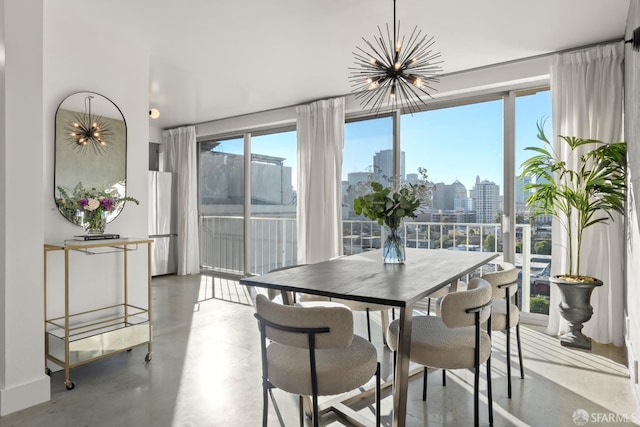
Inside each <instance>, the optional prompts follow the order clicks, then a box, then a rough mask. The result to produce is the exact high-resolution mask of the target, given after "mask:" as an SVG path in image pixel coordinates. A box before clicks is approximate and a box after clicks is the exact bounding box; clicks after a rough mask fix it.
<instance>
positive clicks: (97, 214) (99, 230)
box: [82, 210, 107, 234]
mask: <svg viewBox="0 0 640 427" xmlns="http://www.w3.org/2000/svg"><path fill="white" fill-rule="evenodd" d="M106 225H107V213H106V212H105V211H103V210H94V211H87V210H83V211H82V228H84V232H85V233H86V234H104V229H105V227H106Z"/></svg>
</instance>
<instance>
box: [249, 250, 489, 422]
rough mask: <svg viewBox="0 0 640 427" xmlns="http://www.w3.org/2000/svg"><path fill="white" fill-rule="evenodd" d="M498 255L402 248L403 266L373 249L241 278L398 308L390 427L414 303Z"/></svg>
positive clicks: (397, 408) (405, 371) (399, 402)
mask: <svg viewBox="0 0 640 427" xmlns="http://www.w3.org/2000/svg"><path fill="white" fill-rule="evenodd" d="M497 256H498V254H497V253H495V252H465V251H454V250H444V249H412V248H407V251H406V258H407V259H406V261H405V263H404V264H385V263H384V262H383V258H382V252H381V250H373V251H368V252H364V253H361V254H357V255H350V256H344V257H339V258H336V259H332V260H330V261H324V262H320V263H316V264H306V265H301V266H298V267H295V268H290V269H284V270H279V271H274V272H271V273H267V274H263V275H260V276H251V277H246V278H243V279H240V283H241V284H243V285H246V286H256V287H264V288H269V289H277V290H280V291H281V292H282V297H283V299H284V301H285V303H288V298H287V291H291V292H298V293H306V294H312V295H320V296H325V297H330V298H340V299H346V300H352V301H360V302H365V303H372V304H382V305H388V306H391V307H394V308H398V309H399V312H400V315H399V322H400V325H399V335H398V351H397V363H396V375H395V383H394V385H393V426H404V425H405V422H406V415H407V414H406V411H407V389H408V383H409V363H410V360H409V349H410V344H411V320H412V314H413V306H414V304H415V303H416V302H417V301H420V300H421V299H423V298H425V297H428V296H429V294H431V293H433V292H435V291H437V290H438V289H440V288H442V287H444V286H446V285H448V284H449V283H454V284H455V283H457V281H458V279H460V278H461V277H464V276H466V275H467V274H469V273H471V272H473V271H474V270H476V269H478V268H479V267H481V266H483V265H485V264H486V263H488V262H489V261H491V260H492V259H494V258H496V257H497Z"/></svg>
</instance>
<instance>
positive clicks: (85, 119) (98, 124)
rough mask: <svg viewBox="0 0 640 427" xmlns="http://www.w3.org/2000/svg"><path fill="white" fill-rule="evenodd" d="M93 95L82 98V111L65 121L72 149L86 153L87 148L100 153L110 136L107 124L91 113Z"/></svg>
mask: <svg viewBox="0 0 640 427" xmlns="http://www.w3.org/2000/svg"><path fill="white" fill-rule="evenodd" d="M92 99H93V96H87V97H86V98H85V99H84V113H76V114H75V116H74V117H73V120H71V121H69V122H67V124H66V126H65V132H66V133H67V140H68V141H69V142H70V143H71V144H73V149H74V150H75V151H78V152H80V153H83V154H84V153H86V152H87V150H88V149H89V148H91V149H92V150H93V152H94V153H96V154H102V153H103V152H104V149H105V148H106V147H107V140H108V138H109V136H111V129H110V127H109V124H108V123H107V122H106V121H105V120H104V119H103V118H102V117H100V116H96V115H94V114H92V113H91V100H92Z"/></svg>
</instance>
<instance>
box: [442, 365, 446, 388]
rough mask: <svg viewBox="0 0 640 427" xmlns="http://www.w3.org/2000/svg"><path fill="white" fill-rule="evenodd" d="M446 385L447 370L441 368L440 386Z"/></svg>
mask: <svg viewBox="0 0 640 427" xmlns="http://www.w3.org/2000/svg"><path fill="white" fill-rule="evenodd" d="M446 386H447V370H446V369H443V370H442V387H446Z"/></svg>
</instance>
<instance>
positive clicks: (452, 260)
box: [240, 248, 498, 307]
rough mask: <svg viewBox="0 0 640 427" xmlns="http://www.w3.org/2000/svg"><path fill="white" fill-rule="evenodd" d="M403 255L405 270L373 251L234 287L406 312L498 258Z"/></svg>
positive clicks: (431, 252)
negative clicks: (379, 305)
mask: <svg viewBox="0 0 640 427" xmlns="http://www.w3.org/2000/svg"><path fill="white" fill-rule="evenodd" d="M406 254H407V259H406V261H405V264H385V263H384V262H383V259H382V252H381V251H380V250H374V251H369V252H364V253H362V254H358V255H350V256H345V257H340V258H336V259H333V260H330V261H324V262H320V263H317V264H307V265H302V266H299V267H296V268H292V269H285V270H280V271H274V272H272V273H267V274H263V275H261V276H252V277H246V278H243V279H241V280H240V283H241V284H243V285H248V286H258V287H266V288H271V289H278V290H285V291H294V292H304V293H308V294H314V295H321V296H326V297H334V298H344V299H350V300H353V301H362V302H368V303H374V304H383V305H389V306H394V307H406V306H409V305H413V303H415V302H416V301H418V300H421V299H423V298H424V297H426V296H428V295H429V294H430V293H432V292H434V291H436V290H438V289H440V288H442V287H444V286H446V285H447V284H449V283H451V282H452V281H455V280H456V279H458V278H460V277H462V276H464V275H466V274H468V273H471V272H472V271H474V270H475V269H477V268H478V267H479V266H481V265H483V264H486V263H487V262H489V261H491V260H492V259H494V258H496V257H497V256H498V254H497V253H495V252H464V251H450V250H444V249H415V248H407V252H406Z"/></svg>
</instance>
